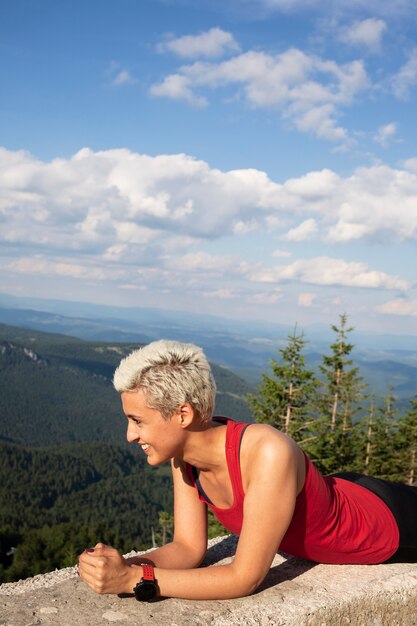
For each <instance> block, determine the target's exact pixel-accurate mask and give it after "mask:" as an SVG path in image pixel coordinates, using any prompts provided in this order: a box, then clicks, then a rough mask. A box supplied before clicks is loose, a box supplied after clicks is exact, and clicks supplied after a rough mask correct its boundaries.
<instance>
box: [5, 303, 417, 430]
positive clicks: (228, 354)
mask: <svg viewBox="0 0 417 626" xmlns="http://www.w3.org/2000/svg"><path fill="white" fill-rule="evenodd" d="M7 304H8V305H9V306H10V305H14V306H17V307H18V308H7V306H6V305H7ZM29 304H32V305H34V306H35V305H36V306H39V307H41V308H42V310H36V309H34V308H33V309H27V308H23V307H24V306H28V305H29ZM48 308H49V309H51V310H49V311H48V310H47V309H48ZM64 312H65V314H64ZM1 321H3V322H4V323H7V324H12V325H13V326H19V327H22V328H33V329H36V330H40V331H43V332H45V331H49V332H51V331H52V332H54V333H60V334H65V335H67V336H68V337H69V336H72V337H79V338H82V339H86V340H90V341H91V340H93V341H99V342H103V343H109V342H117V343H120V342H122V343H124V344H126V343H127V344H132V345H137V344H140V343H148V342H150V341H153V340H155V339H160V338H170V339H177V340H180V341H187V342H193V343H196V344H197V345H200V346H202V347H203V349H204V350H205V352H206V354H207V356H208V358H209V359H210V360H211V361H214V362H215V363H218V364H219V365H221V366H223V367H226V368H228V369H229V370H232V371H233V372H234V373H235V374H237V375H238V376H240V377H241V378H244V379H245V380H246V381H247V382H248V385H249V386H251V387H252V388H253V387H256V386H257V385H258V384H259V381H260V378H261V374H262V372H265V371H269V362H270V359H271V358H275V357H276V356H277V350H278V349H279V348H282V347H283V346H284V345H285V344H286V339H287V336H288V334H289V333H290V332H292V330H293V328H291V327H290V326H285V325H273V324H261V323H259V322H253V323H249V322H247V321H236V323H234V322H233V320H227V319H224V318H220V317H214V316H206V315H204V314H201V315H197V314H190V313H184V312H178V311H163V310H159V309H125V308H122V307H108V306H107V307H106V306H100V305H89V304H86V303H69V302H68V303H67V302H63V301H50V300H40V299H37V300H36V299H24V298H11V297H10V296H6V295H4V294H0V322H1ZM335 321H337V320H335ZM301 330H302V329H300V331H301ZM305 339H306V340H307V345H306V358H307V362H308V363H309V365H310V366H311V367H313V368H314V369H315V370H317V368H318V365H319V364H320V363H321V358H322V355H323V354H326V353H328V351H329V345H330V343H331V341H332V340H333V339H334V338H333V337H332V333H331V330H330V329H329V328H327V330H326V329H325V327H322V326H318V325H313V326H311V327H308V328H306V329H305ZM350 340H351V341H352V343H354V345H355V348H354V350H353V353H352V357H353V359H354V361H355V364H356V365H358V366H359V367H360V371H361V374H362V376H363V377H364V379H365V381H366V382H367V383H368V384H369V393H375V394H376V395H377V396H382V395H385V394H386V393H387V390H388V388H389V386H392V388H393V392H394V395H395V396H397V397H398V398H399V400H400V401H401V402H402V403H404V402H406V401H407V400H409V399H410V398H412V397H414V395H415V394H416V391H417V337H411V336H403V335H395V336H394V335H378V334H377V333H363V332H357V331H356V330H355V331H353V333H352V334H351V336H350ZM245 415H246V414H245ZM245 419H246V418H245Z"/></svg>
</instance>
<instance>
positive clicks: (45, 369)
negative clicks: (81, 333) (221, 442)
mask: <svg viewBox="0 0 417 626" xmlns="http://www.w3.org/2000/svg"><path fill="white" fill-rule="evenodd" d="M137 347H138V346H137V345H136V344H114V343H102V342H92V341H83V340H81V339H74V338H72V337H67V336H65V335H54V334H50V333H43V332H39V331H34V330H27V329H20V328H15V327H12V326H6V325H3V324H1V325H0V398H1V404H0V407H1V412H0V440H3V441H8V442H11V443H19V444H23V445H31V446H45V445H57V444H63V443H71V442H88V441H114V442H116V443H119V444H122V443H123V441H124V436H125V420H124V417H123V415H122V411H121V404H120V399H119V396H118V394H117V393H116V392H115V391H114V389H113V386H112V383H111V380H112V377H113V372H114V370H115V368H116V366H117V365H118V363H119V361H120V359H121V358H122V357H123V356H126V354H128V353H129V352H130V351H131V350H132V349H134V348H137ZM213 373H214V376H215V378H216V382H217V386H218V395H217V399H216V412H217V413H220V414H224V415H229V416H230V417H234V418H236V419H240V420H244V421H249V420H250V412H249V409H248V406H247V404H246V400H245V395H246V393H247V392H248V391H249V387H248V385H247V383H246V382H245V381H243V380H242V379H240V378H239V377H237V376H236V375H235V374H233V373H232V372H230V371H228V370H226V369H224V368H221V367H219V366H216V365H213Z"/></svg>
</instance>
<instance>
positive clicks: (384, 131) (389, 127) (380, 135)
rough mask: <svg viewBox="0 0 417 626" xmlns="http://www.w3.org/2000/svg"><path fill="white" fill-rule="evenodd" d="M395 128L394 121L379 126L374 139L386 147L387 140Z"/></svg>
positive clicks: (396, 127) (391, 137)
mask: <svg viewBox="0 0 417 626" xmlns="http://www.w3.org/2000/svg"><path fill="white" fill-rule="evenodd" d="M397 129H398V126H397V124H395V123H394V122H391V123H390V124H385V125H384V126H380V127H379V128H378V132H377V133H376V135H375V137H374V141H376V142H377V143H379V144H380V145H381V146H382V147H383V148H386V147H387V146H388V144H389V142H390V141H391V140H392V139H393V138H394V136H395V134H396V132H397Z"/></svg>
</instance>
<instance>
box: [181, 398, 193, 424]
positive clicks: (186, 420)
mask: <svg viewBox="0 0 417 626" xmlns="http://www.w3.org/2000/svg"><path fill="white" fill-rule="evenodd" d="M178 418H179V422H180V426H182V428H187V427H188V426H190V425H191V424H192V422H193V419H194V409H193V407H192V406H191V404H190V403H189V402H184V403H183V404H181V405H180V407H179V410H178Z"/></svg>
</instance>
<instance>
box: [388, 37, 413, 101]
mask: <svg viewBox="0 0 417 626" xmlns="http://www.w3.org/2000/svg"><path fill="white" fill-rule="evenodd" d="M416 85H417V47H416V48H413V49H412V50H411V51H410V53H409V55H408V59H407V61H406V62H405V63H404V65H403V66H402V67H401V68H400V70H399V72H398V74H397V75H396V76H394V78H393V79H392V89H393V92H394V95H395V96H396V97H397V98H399V99H400V100H406V99H407V98H409V97H410V95H411V91H412V89H413V88H414V87H415V86H416Z"/></svg>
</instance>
